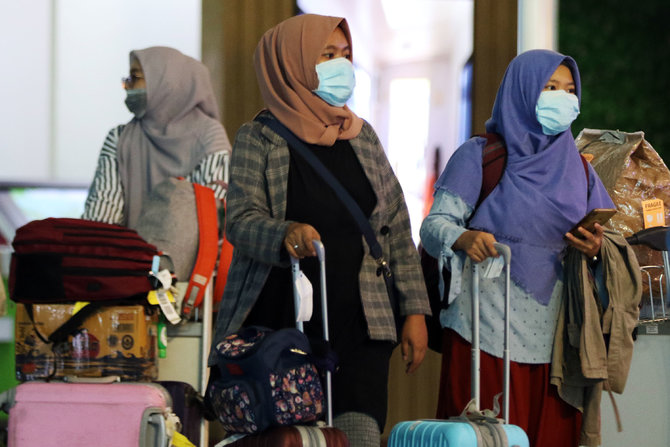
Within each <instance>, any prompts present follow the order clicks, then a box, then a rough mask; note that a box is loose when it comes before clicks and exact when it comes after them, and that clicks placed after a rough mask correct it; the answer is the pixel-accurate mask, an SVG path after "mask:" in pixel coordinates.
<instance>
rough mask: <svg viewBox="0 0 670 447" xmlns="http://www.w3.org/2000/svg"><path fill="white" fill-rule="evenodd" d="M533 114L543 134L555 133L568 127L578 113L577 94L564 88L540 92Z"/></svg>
mask: <svg viewBox="0 0 670 447" xmlns="http://www.w3.org/2000/svg"><path fill="white" fill-rule="evenodd" d="M535 115H536V116H537V120H538V121H539V123H540V124H541V125H542V132H543V133H544V134H545V135H557V134H559V133H561V132H563V131H565V130H567V129H568V128H570V125H571V124H572V122H573V121H574V120H575V119H576V118H577V116H578V115H579V100H578V99H577V95H575V94H573V93H568V92H566V91H565V90H546V91H543V92H542V93H540V97H539V98H538V100H537V105H536V106H535Z"/></svg>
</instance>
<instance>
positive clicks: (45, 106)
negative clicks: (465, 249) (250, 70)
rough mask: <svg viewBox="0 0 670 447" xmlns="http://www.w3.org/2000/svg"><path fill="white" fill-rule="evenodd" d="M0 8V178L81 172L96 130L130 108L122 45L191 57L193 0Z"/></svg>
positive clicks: (77, 177)
mask: <svg viewBox="0 0 670 447" xmlns="http://www.w3.org/2000/svg"><path fill="white" fill-rule="evenodd" d="M0 10H1V11H2V14H0V50H1V51H2V54H3V55H4V56H5V63H3V68H4V69H3V70H0V89H1V90H0V98H2V99H1V100H2V103H3V107H2V108H1V109H0V180H5V181H7V180H10V181H54V180H55V181H65V182H75V183H88V182H90V180H91V179H92V176H93V172H94V170H95V164H96V160H97V156H98V152H99V151H100V147H101V145H102V142H103V140H104V137H105V135H106V134H107V132H108V131H109V129H110V128H112V127H113V126H116V125H117V124H120V123H123V122H126V121H128V120H129V119H130V118H131V114H130V113H129V112H128V111H127V109H126V108H125V105H124V103H123V100H124V97H125V95H124V92H123V89H122V88H121V77H122V76H127V73H128V52H129V51H131V50H132V49H136V48H145V47H148V46H153V45H164V46H171V47H175V48H177V49H179V50H180V51H182V52H184V53H185V54H188V55H189V56H193V57H195V58H198V59H199V58H200V47H201V2H200V1H199V0H135V1H131V0H95V1H90V0H53V1H49V0H27V1H21V2H16V1H11V0H0ZM5 47H6V48H5Z"/></svg>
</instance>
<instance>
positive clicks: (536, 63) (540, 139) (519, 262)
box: [435, 50, 614, 305]
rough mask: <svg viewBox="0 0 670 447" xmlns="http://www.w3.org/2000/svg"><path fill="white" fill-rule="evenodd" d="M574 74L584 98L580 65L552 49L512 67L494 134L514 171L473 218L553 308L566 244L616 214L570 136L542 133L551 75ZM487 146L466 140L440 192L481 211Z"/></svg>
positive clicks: (522, 282)
mask: <svg viewBox="0 0 670 447" xmlns="http://www.w3.org/2000/svg"><path fill="white" fill-rule="evenodd" d="M561 63H563V64H565V65H567V66H568V68H570V71H571V72H572V76H573V78H574V81H575V86H576V94H577V97H578V98H581V83H580V78H579V71H578V69H577V64H576V62H575V61H574V60H573V59H572V58H571V57H569V56H564V55H562V54H559V53H556V52H554V51H549V50H531V51H527V52H524V53H522V54H520V55H518V56H517V57H515V58H514V59H513V60H512V62H510V64H509V66H508V67H507V71H506V72H505V76H504V77H503V80H502V83H501V84H500V87H499V89H498V94H497V96H496V100H495V104H494V105H493V112H492V114H491V118H490V119H489V120H488V121H487V122H486V131H487V132H495V133H498V134H500V135H501V136H502V137H503V139H504V140H505V145H506V147H507V166H506V167H505V171H504V173H503V176H502V178H501V180H500V183H498V185H497V186H496V188H495V189H494V190H493V191H492V192H491V194H490V195H489V196H488V197H487V198H486V200H484V201H483V202H482V203H481V205H480V206H479V207H478V208H477V210H476V211H475V213H474V214H473V216H472V218H471V220H470V222H469V225H468V226H469V228H471V229H476V230H482V231H487V232H489V233H492V234H493V235H494V236H495V238H496V240H498V241H500V242H502V243H505V244H508V245H509V246H510V248H511V250H512V270H511V275H512V279H513V280H514V282H515V283H516V284H517V285H519V286H520V287H521V288H522V289H524V290H525V291H526V292H527V293H530V294H531V295H532V296H533V297H534V298H535V299H536V300H537V301H538V302H539V303H541V304H544V305H546V304H548V303H549V300H550V298H551V293H552V291H553V288H554V284H555V282H556V279H557V278H558V277H559V275H560V271H561V260H560V254H561V252H562V250H563V249H564V248H565V247H566V242H565V241H564V239H563V236H564V235H565V233H566V232H567V231H568V230H570V228H572V226H573V225H574V224H576V223H577V222H578V221H579V220H580V219H581V218H582V217H583V216H584V215H585V214H586V213H587V212H588V211H590V210H591V209H593V208H613V207H614V204H613V203H612V200H611V199H610V197H609V195H608V194H607V191H606V190H605V187H604V186H603V184H602V182H601V181H600V178H598V176H597V174H596V173H595V171H594V170H593V168H591V166H590V165H589V166H588V169H589V180H590V181H589V184H588V185H587V177H586V175H585V172H584V167H583V163H582V160H581V157H580V155H579V152H578V150H577V147H576V146H575V142H574V139H573V137H572V133H571V131H570V129H568V130H566V131H564V132H561V133H560V134H558V135H554V136H548V135H545V134H544V133H542V126H541V125H540V123H539V122H538V121H537V118H536V115H535V106H536V104H537V100H538V98H539V96H540V93H541V92H542V89H543V88H544V86H545V85H546V83H547V81H548V80H549V79H550V78H551V75H552V74H553V73H554V71H556V69H557V68H558V66H559V65H560V64H561ZM485 143H486V140H485V139H483V138H480V137H474V138H471V139H470V140H468V141H466V142H465V143H464V144H463V145H462V146H461V147H459V148H458V150H457V151H456V152H455V153H454V155H453V156H452V157H451V159H450V160H449V163H448V164H447V166H446V167H445V169H444V171H443V172H442V175H441V176H440V178H439V179H438V181H437V183H436V185H435V187H436V188H437V189H443V190H446V191H448V192H450V193H452V194H455V195H457V196H459V197H460V198H462V199H463V200H464V201H465V202H466V203H467V204H468V205H470V206H472V207H474V206H475V204H476V202H477V199H478V197H479V191H480V189H481V184H482V149H483V147H484V145H485Z"/></svg>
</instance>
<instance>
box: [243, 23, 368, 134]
mask: <svg viewBox="0 0 670 447" xmlns="http://www.w3.org/2000/svg"><path fill="white" fill-rule="evenodd" d="M338 26H339V27H340V28H341V29H342V31H343V32H344V35H345V37H346V38H347V40H348V41H349V46H350V47H351V33H350V32H349V25H347V21H346V20H345V19H343V18H341V17H328V16H321V15H316V14H303V15H298V16H295V17H291V18H289V19H286V20H284V21H283V22H281V23H279V24H278V25H277V26H275V27H274V28H271V29H270V30H268V31H266V32H265V34H264V35H263V37H261V40H260V42H258V46H257V47H256V52H255V54H254V66H255V68H256V78H257V79H258V86H259V88H260V90H261V95H262V96H263V100H264V101H265V104H266V106H267V108H268V109H269V110H270V112H272V114H273V115H274V116H275V117H276V118H277V119H278V120H279V121H281V122H282V124H284V125H285V126H286V127H288V128H289V129H290V130H291V131H292V132H293V133H294V134H296V136H298V138H300V139H301V140H303V141H305V142H307V143H313V144H319V145H322V146H332V145H333V144H334V143H335V141H336V140H349V139H351V138H354V137H356V136H357V135H358V134H359V133H360V131H361V128H362V127H363V120H362V119H361V118H359V117H358V116H356V114H354V112H352V111H351V110H350V109H349V107H347V106H346V105H345V106H343V107H335V106H331V105H330V104H328V103H327V102H326V101H324V100H323V99H321V98H319V97H318V96H317V95H316V94H315V93H312V90H314V89H316V88H317V87H318V86H319V78H318V76H317V74H316V69H315V67H316V60H317V59H318V57H319V56H320V54H321V50H322V49H323V47H324V46H325V45H326V42H327V41H328V38H329V37H330V35H331V34H332V32H333V31H335V29H336V28H337V27H338Z"/></svg>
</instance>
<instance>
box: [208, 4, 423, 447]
mask: <svg viewBox="0 0 670 447" xmlns="http://www.w3.org/2000/svg"><path fill="white" fill-rule="evenodd" d="M351 60H352V48H351V36H350V33H349V28H348V25H347V22H346V20H345V19H343V18H336V17H325V16H318V15H309V14H308V15H300V16H296V17H292V18H290V19H288V20H285V21H284V22H282V23H280V24H279V25H277V26H276V27H274V28H272V29H270V30H269V31H267V32H266V33H265V35H264V36H263V37H262V38H261V40H260V42H259V44H258V47H257V49H256V53H255V58H254V63H255V67H256V75H257V78H258V83H259V87H260V90H261V93H262V95H263V99H264V101H265V105H266V108H267V109H266V110H264V111H262V112H261V113H260V114H259V117H258V118H260V120H259V119H255V120H252V121H250V122H248V123H246V124H244V125H243V126H242V127H241V128H240V130H239V132H238V134H237V137H236V140H235V143H234V150H233V156H232V160H231V182H230V189H229V192H228V203H227V206H228V215H227V221H226V222H227V224H226V229H227V234H228V237H229V239H230V241H231V242H232V243H233V245H234V246H235V253H234V259H233V262H232V266H231V269H230V271H229V273H228V282H227V286H226V290H225V292H224V296H223V300H222V302H221V308H220V310H219V313H218V321H217V326H216V329H215V336H214V343H213V345H212V352H215V350H216V346H217V344H218V343H219V342H220V341H221V340H222V339H223V337H224V336H225V334H226V333H229V332H231V331H235V330H237V329H239V328H240V327H241V326H249V325H262V326H267V327H271V328H280V327H292V326H294V325H295V322H294V321H295V318H294V309H293V302H292V290H293V289H292V279H291V271H290V267H289V255H290V256H294V257H297V258H300V259H302V262H301V268H302V270H303V271H304V272H305V274H306V275H307V277H308V278H309V279H310V281H311V283H312V285H313V287H314V296H315V297H318V296H319V294H320V292H319V280H318V278H319V277H318V261H317V260H316V258H314V256H315V255H316V253H315V250H314V248H313V245H312V240H315V239H316V240H321V241H322V242H323V244H324V246H325V252H326V254H327V260H328V261H327V269H326V271H327V282H326V283H327V288H328V297H329V303H328V312H329V316H330V319H329V326H330V342H331V344H332V348H333V349H334V351H335V352H336V353H337V356H338V359H339V362H338V369H337V371H336V372H335V374H334V378H333V390H334V391H333V395H334V402H333V405H334V416H335V420H334V425H335V426H336V427H338V428H341V429H342V430H343V431H344V432H345V433H346V434H347V436H348V437H349V440H350V442H351V445H356V446H361V445H364V446H367V445H375V446H378V445H379V443H380V433H381V431H383V429H384V424H385V418H386V406H387V385H388V369H389V359H390V356H391V352H392V350H393V348H394V346H395V345H396V344H397V343H399V344H400V345H401V349H402V353H403V358H404V359H405V360H406V362H407V371H408V372H413V371H415V370H416V369H417V368H418V366H419V365H420V364H421V362H422V360H423V357H424V354H425V350H426V328H425V319H424V314H427V313H429V312H430V307H429V304H428V299H427V295H426V291H425V286H424V282H423V278H422V276H421V268H420V265H419V259H418V255H417V251H416V248H415V245H414V243H413V241H412V237H411V232H410V223H409V216H408V213H407V207H406V205H405V200H404V197H403V193H402V190H401V188H400V185H399V183H398V180H397V179H396V177H395V175H394V174H393V171H392V169H391V166H390V164H389V162H388V160H387V158H386V156H385V153H384V150H383V148H382V146H381V144H380V142H379V139H378V138H377V135H376V134H375V131H374V130H373V129H372V127H371V126H370V125H369V124H368V123H367V122H365V121H363V120H362V119H361V118H359V117H358V116H356V114H354V113H353V112H352V111H351V110H350V109H349V108H348V107H347V106H346V101H347V100H348V99H349V97H350V96H351V93H352V91H353V87H354V74H353V65H352V63H351ZM261 120H279V121H280V122H281V123H282V124H283V125H284V126H286V127H287V128H288V129H289V130H290V131H291V132H293V133H294V134H295V135H296V136H297V137H298V138H299V139H300V140H302V142H304V143H305V145H306V146H307V148H308V150H309V151H310V152H312V153H313V154H314V155H315V156H317V157H318V158H319V159H320V161H321V162H322V163H323V164H324V165H326V166H327V168H328V169H329V170H330V171H331V172H332V173H333V175H334V176H335V177H336V178H337V179H338V180H339V181H340V182H341V183H342V185H343V186H344V187H345V188H346V189H347V190H348V191H349V192H350V193H351V195H352V196H353V197H354V198H355V200H356V201H357V202H358V205H359V206H360V208H361V209H362V210H363V212H364V214H365V215H366V216H367V217H368V219H369V222H370V224H371V226H372V228H373V229H374V231H375V236H376V238H377V240H378V241H379V242H380V244H381V246H382V250H383V254H384V258H385V259H388V260H389V262H390V266H391V269H392V270H393V273H394V275H395V280H396V285H397V289H398V296H399V309H400V313H401V315H402V316H403V317H404V324H403V327H402V328H399V329H400V332H399V333H400V339H398V337H397V335H396V334H397V333H398V332H397V330H396V326H395V322H394V314H393V309H392V306H391V304H390V302H389V298H388V295H387V292H386V288H385V284H384V279H383V278H382V277H381V276H379V275H378V273H377V271H378V266H377V263H376V261H375V259H373V258H372V256H371V255H370V254H369V253H368V247H367V245H366V244H365V243H364V242H363V238H362V237H361V232H360V230H359V228H358V226H357V225H356V223H355V221H354V220H353V219H352V218H351V215H350V213H349V212H348V211H347V208H346V207H345V206H344V205H343V204H342V202H341V201H340V199H339V198H338V196H337V195H336V194H335V193H334V192H333V191H332V190H331V189H330V188H329V186H328V185H327V184H326V183H325V182H324V180H323V179H322V177H321V176H320V175H319V174H317V172H316V171H314V170H313V169H312V168H311V166H310V165H309V164H308V163H307V162H306V161H305V160H304V159H303V158H301V156H300V155H299V154H298V153H296V152H295V149H294V148H293V147H291V146H290V145H289V144H288V143H287V142H286V140H284V139H283V138H282V137H281V136H279V135H278V134H276V133H275V132H274V131H273V130H271V129H270V127H268V126H267V125H266V124H265V123H262V122H261ZM317 302H318V299H317V300H314V312H313V315H315V317H313V318H312V320H311V321H309V322H307V323H306V324H305V330H306V332H307V334H308V335H309V336H314V337H319V336H320V334H321V327H320V326H321V323H320V321H317V320H320V313H321V312H320V309H319V304H318V303H317ZM210 364H214V357H212V358H211V359H210Z"/></svg>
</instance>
